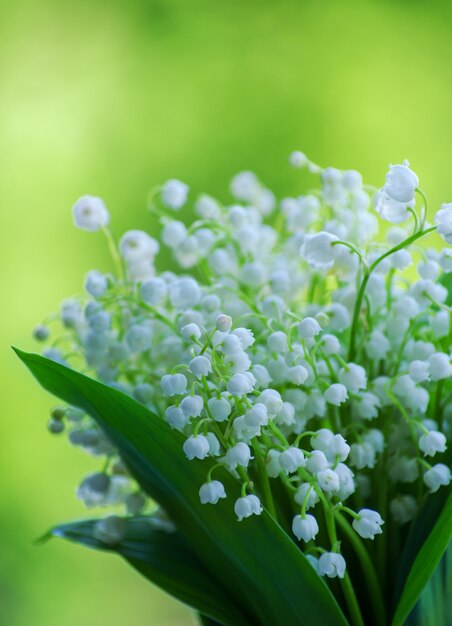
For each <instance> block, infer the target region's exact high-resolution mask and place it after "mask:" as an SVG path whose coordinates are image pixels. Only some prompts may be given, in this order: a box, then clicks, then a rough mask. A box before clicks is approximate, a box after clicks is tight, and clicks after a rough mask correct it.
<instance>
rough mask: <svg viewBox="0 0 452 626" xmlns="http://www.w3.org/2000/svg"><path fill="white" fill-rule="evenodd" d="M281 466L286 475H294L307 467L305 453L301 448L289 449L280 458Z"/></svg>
mask: <svg viewBox="0 0 452 626" xmlns="http://www.w3.org/2000/svg"><path fill="white" fill-rule="evenodd" d="M279 464H280V465H281V468H282V470H283V471H284V472H285V473H286V474H293V472H296V471H297V470H298V469H299V468H300V467H304V466H305V465H306V460H305V458H304V454H303V452H302V451H301V450H300V449H299V448H293V447H292V448H287V450H284V452H282V453H281V455H280V457H279Z"/></svg>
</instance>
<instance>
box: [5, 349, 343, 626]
mask: <svg viewBox="0 0 452 626" xmlns="http://www.w3.org/2000/svg"><path fill="white" fill-rule="evenodd" d="M17 354H18V356H19V357H20V358H21V359H22V361H23V362H24V363H25V364H26V365H27V367H28V368H29V369H30V370H31V372H32V373H33V374H34V376H35V377H36V378H37V380H38V381H39V382H40V383H41V385H42V386H43V387H44V388H45V389H47V390H48V391H49V392H51V393H53V394H55V395H57V396H59V397H60V398H61V399H62V400H65V401H66V402H68V403H69V404H73V405H75V406H79V407H81V408H82V409H84V410H85V411H87V412H88V413H89V414H90V415H91V416H92V417H93V418H94V419H95V420H96V421H97V423H98V424H99V425H100V426H101V427H102V428H103V429H104V431H105V432H106V434H107V436H108V437H109V438H110V439H111V440H112V442H113V443H114V444H115V445H116V446H117V447H118V449H119V450H120V452H121V455H122V458H123V460H124V461H125V463H126V464H127V465H128V467H129V469H130V470H131V471H132V473H133V474H134V476H135V478H136V479H137V480H138V482H139V483H140V484H141V485H142V487H143V488H144V489H145V490H146V491H147V492H148V493H149V494H150V495H151V496H152V497H153V498H155V499H156V500H157V501H158V502H159V503H160V504H161V505H162V506H163V507H164V508H165V509H166V510H167V512H168V514H169V515H170V517H171V519H173V521H174V522H175V523H176V525H177V527H178V529H179V530H180V532H181V533H183V535H184V536H185V538H186V539H187V541H188V543H189V544H190V547H191V548H192V549H193V551H194V552H195V553H196V555H197V556H198V558H199V559H200V560H201V561H202V562H203V564H204V565H205V567H206V568H207V569H208V570H209V572H210V573H211V575H212V576H214V577H215V578H217V579H218V580H219V581H220V582H221V584H222V586H223V587H224V589H225V591H226V592H227V593H229V594H230V595H231V597H233V598H235V600H236V603H237V605H240V606H241V608H242V610H247V611H248V615H250V616H251V617H252V616H253V615H254V616H255V618H257V619H255V621H257V622H258V623H261V624H264V625H266V626H274V625H275V624H278V623H281V620H282V621H283V622H284V624H285V626H311V625H312V624H313V623H322V624H323V623H328V624H329V625H330V626H335V625H337V626H339V625H345V624H347V621H346V619H345V617H344V615H343V614H342V612H341V610H340V608H339V606H338V604H337V602H336V600H335V598H334V596H333V595H332V593H331V592H330V590H329V589H328V587H327V586H326V584H325V582H324V581H323V580H322V579H320V578H319V577H318V575H317V574H316V573H315V571H314V569H313V568H312V567H311V565H310V564H309V562H308V561H307V559H306V558H305V557H304V556H303V554H302V553H301V552H300V551H299V550H298V548H297V547H296V546H295V545H294V543H293V541H292V540H291V539H290V538H289V537H288V536H287V535H286V533H285V532H284V531H283V530H282V529H281V528H280V527H279V526H278V524H276V522H275V521H274V520H273V519H272V518H271V517H270V516H269V515H268V513H267V512H264V513H263V514H262V515H261V516H259V517H256V516H253V517H252V518H249V519H247V520H244V521H242V522H241V523H240V525H238V522H237V521H236V517H235V515H234V513H233V510H232V505H231V499H232V500H234V499H235V498H237V497H239V495H240V485H239V484H238V482H237V481H236V480H235V479H234V478H233V477H232V476H230V475H229V474H228V473H226V472H225V473H224V475H223V476H222V477H221V480H222V481H223V482H224V484H225V487H226V492H227V493H228V496H229V497H228V499H227V500H222V501H220V502H219V503H218V505H215V506H206V505H201V504H200V501H199V497H198V493H197V491H198V489H197V487H198V486H199V485H201V484H202V483H203V482H204V481H205V479H206V472H207V470H208V468H209V465H210V463H209V462H207V463H206V462H205V461H204V462H196V461H191V462H188V461H187V460H186V458H185V455H184V454H183V452H182V443H183V440H184V439H183V437H182V435H179V433H176V432H174V431H172V430H171V429H170V428H169V426H168V425H167V424H166V423H165V422H164V421H163V420H161V419H160V418H158V417H157V416H155V415H153V414H152V413H151V412H150V411H148V410H147V409H146V408H145V407H144V406H142V405H140V404H138V403H137V402H136V401H134V400H133V399H131V398H129V397H128V396H126V395H124V394H122V393H120V392H119V391H117V390H115V389H112V388H109V387H107V386H105V385H103V384H101V383H99V382H96V381H94V380H92V379H90V378H87V377H86V376H83V375H81V374H79V373H77V372H75V371H73V370H71V369H69V368H67V367H65V366H62V365H60V364H57V363H55V362H53V361H49V360H48V359H45V358H43V357H41V356H39V355H36V354H27V353H23V352H21V351H17ZM212 463H213V461H212Z"/></svg>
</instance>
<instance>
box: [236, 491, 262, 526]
mask: <svg viewBox="0 0 452 626" xmlns="http://www.w3.org/2000/svg"><path fill="white" fill-rule="evenodd" d="M263 510H264V509H263V508H262V505H261V502H260V500H259V498H258V497H257V496H255V495H253V494H250V495H248V496H243V497H241V498H238V500H236V502H235V505H234V511H235V514H236V515H237V518H238V520H239V522H241V521H242V520H243V519H245V518H246V517H251V515H260V514H261V513H262V511H263Z"/></svg>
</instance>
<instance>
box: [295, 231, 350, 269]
mask: <svg viewBox="0 0 452 626" xmlns="http://www.w3.org/2000/svg"><path fill="white" fill-rule="evenodd" d="M338 240H339V238H338V237H336V235H331V234H330V233H327V232H326V231H322V232H320V233H316V234H315V235H306V236H305V238H304V242H303V245H302V247H301V255H302V257H304V258H305V259H306V261H307V262H308V263H309V265H311V266H312V267H314V268H318V269H328V268H329V267H331V266H332V265H333V263H334V261H335V260H336V259H337V257H338V256H339V254H340V246H337V245H336V246H332V245H331V244H332V243H334V242H335V241H338Z"/></svg>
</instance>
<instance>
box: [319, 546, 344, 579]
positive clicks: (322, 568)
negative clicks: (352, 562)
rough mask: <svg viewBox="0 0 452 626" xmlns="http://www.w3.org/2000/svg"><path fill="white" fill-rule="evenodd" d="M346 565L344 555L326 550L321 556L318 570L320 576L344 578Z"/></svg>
mask: <svg viewBox="0 0 452 626" xmlns="http://www.w3.org/2000/svg"><path fill="white" fill-rule="evenodd" d="M345 567H346V565H345V559H344V557H343V556H342V554H338V553H337V552H324V553H323V554H322V555H321V557H320V558H319V563H318V572H319V574H320V576H328V578H336V577H339V578H344V576H345Z"/></svg>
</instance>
